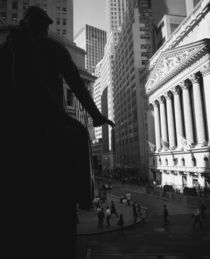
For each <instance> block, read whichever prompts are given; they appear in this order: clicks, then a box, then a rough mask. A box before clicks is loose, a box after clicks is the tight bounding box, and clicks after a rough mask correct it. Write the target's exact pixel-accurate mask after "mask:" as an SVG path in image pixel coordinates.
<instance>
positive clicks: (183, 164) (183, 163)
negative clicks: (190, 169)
mask: <svg viewBox="0 0 210 259" xmlns="http://www.w3.org/2000/svg"><path fill="white" fill-rule="evenodd" d="M182 166H185V159H184V158H182Z"/></svg>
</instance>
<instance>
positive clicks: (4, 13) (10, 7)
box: [0, 0, 73, 41]
mask: <svg viewBox="0 0 210 259" xmlns="http://www.w3.org/2000/svg"><path fill="white" fill-rule="evenodd" d="M31 5H36V6H39V7H41V8H42V9H44V10H45V11H47V13H48V14H49V16H50V17H51V18H52V20H53V21H54V22H53V24H52V25H51V26H50V30H51V31H53V32H55V33H56V34H58V35H61V36H64V37H67V38H68V39H69V40H71V41H73V0H63V1H61V0H18V1H17V0H7V1H6V0H1V1H0V18H1V19H3V20H4V21H5V22H6V23H8V24H17V22H19V21H20V20H21V19H22V17H23V13H24V11H25V10H26V9H27V8H28V7H29V6H31Z"/></svg>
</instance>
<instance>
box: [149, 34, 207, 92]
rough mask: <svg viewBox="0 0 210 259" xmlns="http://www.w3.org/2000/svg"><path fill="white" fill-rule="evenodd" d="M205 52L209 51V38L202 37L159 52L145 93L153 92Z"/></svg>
mask: <svg viewBox="0 0 210 259" xmlns="http://www.w3.org/2000/svg"><path fill="white" fill-rule="evenodd" d="M206 53H210V39H203V40H201V41H197V42H194V43H190V44H187V45H184V46H181V47H178V48H175V49H172V50H168V51H164V52H163V53H161V55H160V57H159V58H158V61H157V63H156V65H155V67H154V68H153V70H152V71H151V72H150V75H149V77H148V80H147V83H146V94H149V93H151V92H153V91H154V90H155V89H157V88H158V87H159V86H160V85H163V84H164V83H166V82H167V81H169V80H170V79H171V78H173V77H174V76H175V75H177V74H178V73H179V72H181V71H183V70H184V69H185V68H187V67H189V66H190V64H192V63H193V62H194V61H195V60H198V58H199V57H201V56H203V55H205V54H206Z"/></svg>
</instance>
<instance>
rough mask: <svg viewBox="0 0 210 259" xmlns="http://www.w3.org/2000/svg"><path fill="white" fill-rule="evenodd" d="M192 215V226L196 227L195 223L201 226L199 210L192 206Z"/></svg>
mask: <svg viewBox="0 0 210 259" xmlns="http://www.w3.org/2000/svg"><path fill="white" fill-rule="evenodd" d="M192 217H193V218H194V222H193V228H196V226H197V223H199V225H200V228H202V222H201V219H200V211H199V209H198V208H194V212H193V215H192Z"/></svg>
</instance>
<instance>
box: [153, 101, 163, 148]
mask: <svg viewBox="0 0 210 259" xmlns="http://www.w3.org/2000/svg"><path fill="white" fill-rule="evenodd" d="M153 107H154V115H155V144H156V151H159V150H160V149H161V132H160V115H159V103H158V101H155V102H154V103H153Z"/></svg>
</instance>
